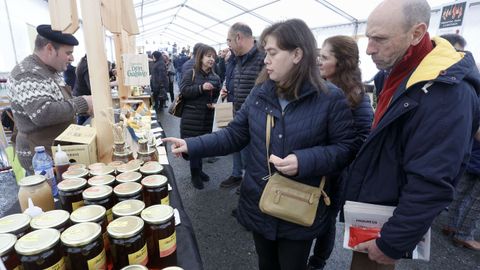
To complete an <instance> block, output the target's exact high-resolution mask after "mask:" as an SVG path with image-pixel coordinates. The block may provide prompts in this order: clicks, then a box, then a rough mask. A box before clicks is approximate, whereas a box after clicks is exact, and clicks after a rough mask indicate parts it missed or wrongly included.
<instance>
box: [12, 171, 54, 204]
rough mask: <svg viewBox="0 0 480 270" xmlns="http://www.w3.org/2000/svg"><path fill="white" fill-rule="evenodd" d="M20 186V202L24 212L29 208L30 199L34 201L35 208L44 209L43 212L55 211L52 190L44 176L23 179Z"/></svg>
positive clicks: (19, 183)
mask: <svg viewBox="0 0 480 270" xmlns="http://www.w3.org/2000/svg"><path fill="white" fill-rule="evenodd" d="M18 185H19V186H20V188H19V189H18V201H19V202H20V209H21V211H22V212H24V211H25V209H27V208H28V198H31V199H32V202H33V204H34V205H35V206H38V207H40V208H42V210H43V211H49V210H53V209H55V204H54V202H53V195H52V189H51V188H50V185H49V184H48V182H47V178H45V176H43V175H32V176H27V177H25V178H22V179H21V180H20V181H19V182H18Z"/></svg>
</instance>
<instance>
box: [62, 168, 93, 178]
mask: <svg viewBox="0 0 480 270" xmlns="http://www.w3.org/2000/svg"><path fill="white" fill-rule="evenodd" d="M62 177H63V179H70V178H83V179H85V180H87V179H88V170H87V169H82V168H78V169H70V168H69V169H68V170H67V171H66V172H64V173H63V174H62Z"/></svg>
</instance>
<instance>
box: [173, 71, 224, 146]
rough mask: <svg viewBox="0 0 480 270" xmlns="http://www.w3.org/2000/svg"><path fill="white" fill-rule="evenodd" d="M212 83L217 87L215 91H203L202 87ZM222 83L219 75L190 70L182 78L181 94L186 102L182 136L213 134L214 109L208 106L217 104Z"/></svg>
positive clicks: (182, 121) (181, 123) (181, 126)
mask: <svg viewBox="0 0 480 270" xmlns="http://www.w3.org/2000/svg"><path fill="white" fill-rule="evenodd" d="M192 78H193V80H192ZM206 82H210V83H211V84H213V86H214V87H215V88H214V89H213V91H203V89H202V85H203V84H204V83H206ZM220 88H221V83H220V77H218V75H217V74H215V73H213V72H210V73H208V74H207V73H205V72H204V71H203V70H201V71H199V72H197V71H194V70H193V69H190V70H188V71H187V72H186V73H185V74H183V76H182V81H181V83H180V93H181V94H182V96H183V99H184V100H185V101H184V102H185V105H184V107H183V114H182V120H181V121H180V136H181V137H182V138H188V137H195V136H199V135H203V134H207V133H210V132H212V123H213V112H214V110H213V109H210V108H209V107H208V106H207V105H208V104H210V103H215V102H216V100H217V98H218V95H219V93H220Z"/></svg>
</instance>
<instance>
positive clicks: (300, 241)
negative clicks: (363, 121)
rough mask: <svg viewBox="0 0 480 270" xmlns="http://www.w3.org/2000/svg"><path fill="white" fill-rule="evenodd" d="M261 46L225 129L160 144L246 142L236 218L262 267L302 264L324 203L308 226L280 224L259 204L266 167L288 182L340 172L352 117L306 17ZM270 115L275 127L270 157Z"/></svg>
mask: <svg viewBox="0 0 480 270" xmlns="http://www.w3.org/2000/svg"><path fill="white" fill-rule="evenodd" d="M261 44H262V45H263V47H264V49H265V51H266V53H267V55H266V58H265V69H264V70H263V71H262V73H261V74H260V75H259V78H258V80H257V83H258V84H257V86H255V87H254V89H252V92H251V93H250V95H249V96H248V98H247V100H246V101H245V103H244V104H243V106H242V108H241V109H240V111H238V112H237V114H236V115H235V119H234V120H233V121H232V122H231V123H230V124H229V125H228V127H226V128H224V129H222V130H220V131H218V132H215V133H212V134H208V135H204V136H200V137H196V138H189V139H187V140H186V141H184V140H181V139H175V138H167V139H165V141H167V142H172V143H173V145H172V152H173V153H175V154H177V155H180V154H181V153H187V152H188V154H189V155H190V156H193V157H202V156H216V155H226V154H228V153H232V152H236V151H239V150H240V149H242V148H243V147H249V148H250V149H249V150H250V151H249V152H250V153H251V156H250V158H249V159H248V160H250V162H249V163H248V164H247V165H246V172H245V176H244V182H243V184H242V186H241V192H240V199H239V204H238V215H237V218H238V220H239V222H240V223H241V224H242V225H244V226H245V227H247V228H248V229H250V230H251V231H252V232H253V238H254V241H255V248H256V251H257V254H258V258H259V268H260V269H261V270H262V269H305V268H306V265H307V259H308V255H309V251H310V247H311V244H312V240H313V239H314V238H315V237H316V236H318V235H320V234H321V232H322V231H323V230H324V227H325V224H326V221H327V216H326V207H325V205H324V204H323V200H320V204H319V207H318V211H317V216H316V218H315V221H314V223H313V225H312V226H310V227H304V226H301V225H297V224H293V223H290V222H287V221H283V220H281V219H278V218H275V217H272V216H269V215H267V214H264V213H262V212H261V211H260V208H259V207H258V203H259V200H260V196H261V195H262V192H263V189H264V187H265V185H266V183H267V182H266V181H265V180H263V179H268V177H266V176H268V175H269V172H268V166H271V168H272V170H273V171H277V172H279V173H281V174H283V175H285V176H287V177H289V178H290V179H293V180H295V181H298V182H301V183H304V184H308V185H312V186H319V184H320V179H321V178H322V176H323V175H329V174H333V173H336V172H338V171H340V170H342V169H343V168H344V167H345V166H346V165H347V163H348V162H349V160H351V158H352V153H353V150H354V141H355V134H354V132H353V118H352V113H351V111H350V109H349V107H348V104H347V101H346V99H345V96H344V95H343V93H342V91H341V90H340V89H338V88H336V87H335V86H333V85H332V84H326V83H325V81H323V80H322V79H321V77H320V73H319V70H318V67H317V66H316V47H317V46H316V42H315V38H314V36H313V34H312V32H311V31H310V29H309V28H308V26H307V25H306V24H305V23H304V22H303V21H301V20H298V19H292V20H287V21H285V22H281V23H276V24H274V25H272V26H270V27H268V28H267V29H265V30H264V31H263V34H262V36H261ZM268 114H270V115H272V116H273V118H274V122H275V125H274V127H273V128H272V130H271V140H270V153H269V154H268V155H269V156H268V157H267V152H266V151H267V149H266V146H265V140H266V138H265V133H266V131H265V126H266V118H267V115H268ZM267 160H268V163H267ZM329 195H330V194H329Z"/></svg>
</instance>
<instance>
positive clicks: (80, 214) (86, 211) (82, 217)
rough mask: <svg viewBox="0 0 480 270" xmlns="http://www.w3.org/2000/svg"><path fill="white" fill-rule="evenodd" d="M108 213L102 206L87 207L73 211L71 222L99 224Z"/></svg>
mask: <svg viewBox="0 0 480 270" xmlns="http://www.w3.org/2000/svg"><path fill="white" fill-rule="evenodd" d="M106 212H107V210H106V209H105V207H103V206H101V205H86V206H82V207H80V208H78V209H76V210H75V211H73V212H72V214H71V215H70V220H71V221H72V222H73V223H81V222H97V221H98V220H101V219H103V218H104V217H105V213H106Z"/></svg>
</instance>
